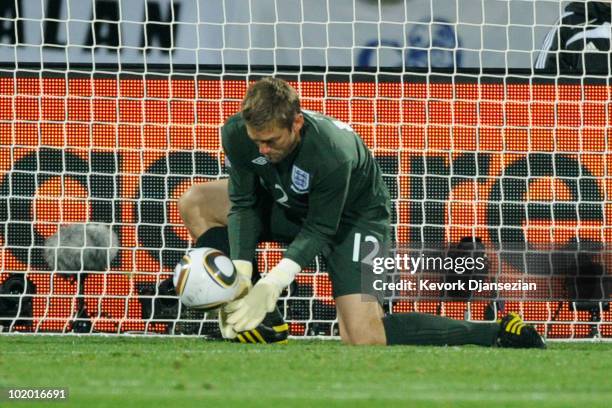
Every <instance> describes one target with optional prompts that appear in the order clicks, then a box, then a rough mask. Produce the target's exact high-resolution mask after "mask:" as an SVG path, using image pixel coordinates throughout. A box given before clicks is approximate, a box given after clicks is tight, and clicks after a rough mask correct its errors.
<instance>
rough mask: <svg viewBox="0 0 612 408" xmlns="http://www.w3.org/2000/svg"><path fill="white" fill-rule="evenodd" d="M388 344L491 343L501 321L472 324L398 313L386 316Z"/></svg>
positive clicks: (443, 344)
mask: <svg viewBox="0 0 612 408" xmlns="http://www.w3.org/2000/svg"><path fill="white" fill-rule="evenodd" d="M383 324H384V326H385V334H386V336H387V344H389V345H394V344H417V345H430V346H457V345H462V344H477V345H479V346H492V345H493V344H494V343H495V339H496V338H497V333H498V332H499V324H498V323H473V322H466V321H463V320H454V319H449V318H448V317H442V316H435V315H430V314H426V313H397V314H390V315H387V316H385V317H384V318H383Z"/></svg>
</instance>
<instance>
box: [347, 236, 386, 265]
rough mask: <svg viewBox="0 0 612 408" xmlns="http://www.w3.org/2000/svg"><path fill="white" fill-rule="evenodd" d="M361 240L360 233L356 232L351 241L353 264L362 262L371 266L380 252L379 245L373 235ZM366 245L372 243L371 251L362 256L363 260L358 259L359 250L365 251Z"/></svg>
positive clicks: (359, 255)
mask: <svg viewBox="0 0 612 408" xmlns="http://www.w3.org/2000/svg"><path fill="white" fill-rule="evenodd" d="M361 238H362V235H361V232H356V233H355V237H354V239H353V262H363V263H365V264H368V265H372V262H373V259H374V257H376V255H377V254H378V252H379V251H380V243H379V242H378V239H376V237H375V236H373V235H366V236H364V237H363V241H362V239H361ZM366 243H372V250H371V251H369V252H367V253H366V254H364V257H363V259H360V257H361V249H362V247H363V248H364V249H365V247H366ZM364 252H365V251H364Z"/></svg>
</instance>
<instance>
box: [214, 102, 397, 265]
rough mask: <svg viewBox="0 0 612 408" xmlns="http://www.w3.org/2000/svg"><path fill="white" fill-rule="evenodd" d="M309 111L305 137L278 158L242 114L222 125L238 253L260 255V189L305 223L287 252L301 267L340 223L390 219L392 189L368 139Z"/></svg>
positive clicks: (328, 244)
mask: <svg viewBox="0 0 612 408" xmlns="http://www.w3.org/2000/svg"><path fill="white" fill-rule="evenodd" d="M303 114H304V126H303V127H302V130H301V132H300V133H301V137H300V142H299V144H298V145H297V147H296V148H295V149H294V150H293V152H291V153H290V154H289V155H288V156H287V157H286V158H285V159H283V160H282V161H281V162H279V163H275V164H272V163H270V162H268V160H267V159H266V158H265V157H264V156H262V155H261V154H260V153H259V149H258V148H257V146H256V144H255V143H254V142H253V141H251V139H250V138H249V137H248V135H247V131H246V125H245V122H244V120H243V119H242V116H241V114H240V113H238V114H236V115H234V116H232V117H230V118H229V119H228V120H227V121H226V123H225V125H224V126H223V128H222V131H221V133H222V143H223V149H224V151H225V155H226V158H227V166H228V173H229V176H230V178H229V197H230V201H231V210H230V215H229V225H228V227H229V238H230V248H231V257H232V259H244V260H250V259H253V257H254V255H255V248H256V246H257V242H258V239H259V235H260V233H261V231H262V220H261V219H260V218H261V217H260V215H259V214H260V213H259V211H258V205H260V204H259V203H260V202H261V200H260V198H261V197H259V196H258V195H261V194H267V195H269V196H270V197H271V198H272V199H273V200H274V201H275V202H276V204H277V205H279V206H281V207H282V208H283V209H284V211H285V213H286V215H287V217H288V218H290V219H293V220H297V221H298V222H299V224H301V230H300V232H299V233H298V234H297V236H296V237H295V239H294V240H293V241H292V242H291V243H290V244H289V247H288V248H287V251H286V253H285V257H286V258H289V259H291V260H293V261H295V262H297V263H298V264H299V265H300V266H301V267H304V266H306V265H308V264H309V263H310V262H311V261H312V260H313V259H314V257H315V256H316V255H317V254H318V253H320V252H322V251H324V250H325V249H327V248H333V246H334V243H337V242H339V237H336V234H337V231H338V227H339V225H341V224H344V225H363V224H364V223H372V222H379V223H380V222H383V223H387V224H388V222H389V220H388V217H389V205H390V198H389V192H388V190H387V188H386V186H385V183H384V182H383V179H382V175H381V171H380V168H379V167H378V164H377V163H376V161H375V159H374V157H373V156H372V154H371V152H370V151H369V150H368V148H367V147H366V146H365V144H364V143H363V141H362V140H361V138H360V137H359V136H358V135H357V134H356V133H355V132H354V131H353V130H352V129H351V128H350V127H349V126H348V125H347V124H346V123H343V122H340V121H338V120H335V119H333V118H330V117H328V116H325V115H322V114H319V113H315V112H309V111H306V112H303ZM261 187H263V188H261Z"/></svg>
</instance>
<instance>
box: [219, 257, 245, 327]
mask: <svg viewBox="0 0 612 408" xmlns="http://www.w3.org/2000/svg"><path fill="white" fill-rule="evenodd" d="M233 262H234V268H236V272H237V273H238V285H239V287H238V292H237V293H238V296H236V299H234V300H233V301H231V302H229V303H228V304H227V305H225V306H222V307H221V309H219V330H220V331H221V335H222V336H223V338H224V339H233V338H235V337H236V334H237V333H236V331H235V330H234V329H233V328H232V326H231V325H230V324H228V323H227V317H228V312H227V310H226V308H227V307H228V306H230V305H231V304H233V303H236V302H239V301H240V299H242V298H243V297H245V296H246V294H247V293H249V290H250V289H251V287H252V286H253V284H252V283H251V275H252V274H253V264H252V263H251V262H249V261H241V260H235V261H233Z"/></svg>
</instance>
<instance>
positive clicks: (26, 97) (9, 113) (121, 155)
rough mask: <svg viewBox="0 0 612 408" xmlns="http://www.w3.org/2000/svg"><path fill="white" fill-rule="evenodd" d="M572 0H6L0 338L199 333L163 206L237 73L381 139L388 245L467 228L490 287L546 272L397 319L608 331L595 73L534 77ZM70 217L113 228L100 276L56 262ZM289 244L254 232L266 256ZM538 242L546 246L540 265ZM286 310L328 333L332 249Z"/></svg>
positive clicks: (210, 161)
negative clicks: (176, 278) (113, 241)
mask: <svg viewBox="0 0 612 408" xmlns="http://www.w3.org/2000/svg"><path fill="white" fill-rule="evenodd" d="M565 6H566V3H564V2H559V1H539V0H536V1H523V0H510V1H495V2H488V1H481V0H461V1H459V0H435V1H434V0H411V1H396V0H389V1H378V2H377V1H372V0H334V1H331V0H309V1H307V0H289V1H280V0H250V1H238V0H211V1H207V2H202V1H198V0H146V1H145V0H130V1H129V2H128V1H117V0H90V1H74V0H41V1H25V0H8V1H3V2H1V4H0V61H1V65H0V265H1V267H0V326H1V327H2V331H3V332H28V333H32V332H35V333H53V332H60V333H117V334H120V333H147V334H169V335H173V334H182V335H208V334H210V333H211V332H213V331H214V327H215V324H216V323H215V318H214V316H213V315H211V314H206V313H203V312H198V311H193V310H187V309H185V308H184V307H182V306H181V305H180V304H179V302H177V301H176V299H175V298H173V297H172V296H168V294H167V292H164V291H163V290H162V289H163V288H162V289H160V284H161V283H162V282H163V281H164V280H165V279H166V278H168V277H169V276H171V273H172V271H173V269H174V266H175V265H176V263H177V262H178V261H179V260H180V258H181V257H182V255H183V254H184V253H185V252H186V251H187V250H188V248H190V245H191V241H190V238H189V234H188V233H187V230H186V229H185V228H184V227H183V225H182V221H181V219H180V216H179V213H178V210H177V200H178V198H179V197H180V196H181V194H183V193H184V192H185V191H186V190H187V189H188V188H189V187H190V186H191V185H193V184H194V183H201V182H207V181H211V180H217V179H221V178H224V177H226V173H225V168H224V155H223V152H222V149H221V147H220V133H219V128H220V126H221V125H222V124H223V122H224V120H225V119H226V118H228V117H229V116H230V115H232V114H234V113H236V112H238V110H239V107H240V102H241V99H242V97H243V95H244V93H245V90H246V89H247V86H248V85H249V83H250V82H252V81H254V80H256V79H258V78H260V77H262V76H266V75H275V76H279V77H282V78H284V79H286V80H288V81H289V82H290V83H291V85H293V86H294V87H295V88H296V90H297V91H298V93H299V94H300V96H301V98H302V105H303V108H305V109H309V110H314V111H319V112H323V113H325V114H328V115H331V116H333V117H335V118H337V119H339V120H341V121H344V122H346V123H348V124H349V125H350V126H351V127H352V128H353V129H354V130H355V131H356V132H357V133H358V134H359V135H360V136H361V137H362V138H363V140H364V141H365V142H366V144H367V145H368V147H369V148H370V149H371V151H372V153H373V154H374V156H375V157H376V159H377V160H378V162H379V164H380V166H381V169H382V171H383V174H384V179H385V182H386V183H387V185H388V187H389V190H390V192H391V195H392V207H393V209H392V225H393V235H394V236H393V238H394V243H395V244H396V245H398V246H402V245H414V244H422V245H426V244H427V243H432V242H433V243H437V244H440V245H442V244H443V245H445V246H447V247H449V246H450V247H451V248H453V247H454V246H456V245H457V243H459V242H461V240H462V239H464V241H465V239H469V240H470V241H472V240H474V239H476V238H478V239H479V240H480V241H481V242H482V245H483V247H484V251H486V252H487V253H489V258H490V260H491V266H490V267H489V269H488V275H487V277H486V279H487V280H488V281H491V282H493V281H495V282H501V281H504V279H506V280H508V279H509V280H512V279H515V280H516V279H518V278H521V279H522V280H524V281H530V279H531V280H538V279H541V280H543V282H545V283H544V284H543V286H541V287H544V288H545V289H543V290H542V291H538V292H537V293H536V294H534V293H527V292H526V291H522V292H515V293H513V294H512V295H511V296H506V294H505V293H504V292H503V291H495V292H487V293H486V294H481V295H478V296H475V295H474V293H471V292H470V293H461V294H459V295H457V294H456V293H455V294H454V295H453V294H451V293H449V292H448V291H444V290H439V291H433V292H431V293H429V292H419V293H418V294H417V295H410V296H403V297H402V296H399V297H395V296H393V297H391V298H390V299H388V301H387V302H386V303H385V307H386V308H387V310H388V311H389V312H390V313H393V312H404V311H421V312H429V313H436V314H441V315H445V316H450V317H453V318H459V319H470V320H475V321H484V320H491V319H495V318H496V317H498V316H501V315H502V314H503V313H506V312H509V311H517V312H519V313H521V314H522V315H523V316H524V317H525V319H526V320H527V321H530V322H533V323H536V324H537V327H538V329H539V330H541V331H542V332H545V333H546V334H547V336H548V337H549V338H559V339H584V338H593V337H597V338H610V337H612V323H611V320H612V316H611V315H610V312H609V306H608V302H609V297H610V295H609V293H610V292H609V289H608V286H609V280H608V276H609V273H608V269H607V264H608V262H607V258H608V255H609V254H608V252H607V250H606V245H607V243H608V242H609V241H610V240H611V239H612V235H611V233H612V228H611V227H610V226H609V225H608V221H609V218H608V217H607V215H608V214H612V213H610V210H612V207H611V203H610V200H608V198H609V197H608V186H609V185H610V178H609V177H610V176H609V174H608V173H609V170H608V163H609V162H610V156H609V154H608V138H609V131H608V129H609V126H610V121H611V120H612V119H611V118H612V116H611V111H610V106H611V105H610V100H611V95H610V91H611V89H610V86H609V84H608V83H607V78H608V77H609V71H607V72H600V73H594V74H589V76H588V77H586V76H584V75H579V74H578V75H576V74H565V73H564V72H561V71H560V70H558V69H556V68H555V67H553V68H550V67H548V68H546V69H535V68H534V67H535V66H536V62H537V60H538V57H540V56H541V55H543V57H542V58H546V57H550V56H552V58H553V59H554V55H555V53H554V51H546V50H547V49H548V48H549V46H550V45H551V43H552V41H553V40H554V39H555V38H556V31H555V27H556V26H557V24H558V20H559V19H560V18H561V17H562V16H563V15H564V14H566V13H567V11H566V10H565ZM542 49H544V51H541V50H542ZM73 224H77V225H83V224H86V225H92V224H102V225H104V226H107V227H109V228H110V229H111V230H112V231H113V232H114V233H116V234H117V237H118V253H117V256H116V257H113V258H112V259H110V255H109V256H108V257H109V259H108V261H111V262H110V265H109V267H108V269H107V270H104V271H91V270H79V271H61V270H57V269H56V268H53V266H51V265H49V264H48V263H47V262H46V260H45V256H44V247H45V240H46V239H48V238H49V237H50V236H52V235H53V234H54V233H55V232H56V231H57V230H58V228H59V227H60V226H63V225H64V226H65V225H73ZM506 243H512V244H513V245H515V247H513V249H512V250H511V251H510V252H512V254H510V255H508V254H504V253H503V249H504V248H505V247H504V245H505V244H506ZM517 243H520V244H521V246H520V248H519V249H517V247H516V244H517ZM585 247H588V248H589V250H588V251H586V252H585V251H582V250H579V248H585ZM551 248H554V249H555V251H556V250H558V249H559V248H561V249H562V250H563V251H565V252H568V253H569V254H570V255H569V257H565V258H558V257H557V258H555V256H556V253H555V251H552V250H550V249H551ZM577 248H578V250H577ZM580 251H582V252H580ZM282 253H283V247H282V246H281V245H279V244H277V243H273V242H266V243H261V244H260V246H259V248H258V263H259V269H260V270H262V271H266V270H267V269H268V267H269V266H270V265H274V264H275V263H276V262H278V260H280V258H281V257H282ZM585 253H586V254H587V255H586V256H587V257H588V258H589V262H590V263H589V265H591V266H593V265H595V266H596V267H597V268H596V271H595V272H594V273H593V275H594V276H589V277H586V278H585V277H580V268H579V267H578V268H577V269H575V270H573V273H574V274H573V275H572V273H569V275H571V276H572V277H573V286H572V284H568V280H572V279H568V277H567V276H565V275H563V276H557V274H556V273H557V272H558V268H557V264H558V261H559V259H562V260H564V262H565V263H564V265H571V264H572V262H573V260H580V259H581V258H580V257H581V256H582V257H584V256H585ZM109 254H110V252H109ZM446 254H448V253H446ZM534 254H535V255H536V256H539V258H538V259H540V258H542V256H543V254H544V258H542V259H544V262H543V264H540V266H541V268H537V270H534V268H533V263H530V262H531V261H530V259H532V258H530V256H532V255H534ZM540 260H541V259H540ZM529 265H531V267H530V266H529ZM570 269H571V268H570ZM585 279H586V280H585ZM576 282H579V283H580V284H579V285H578V286H579V287H578V286H577V284H576ZM585 288H586V289H585ZM581 291H582V292H581ZM584 291H587V292H589V291H590V292H589V293H588V294H587V295H584ZM516 293H520V294H519V295H517V294H516ZM581 293H582V295H584V296H583V297H581ZM585 296H586V298H588V299H587V300H585ZM281 306H282V311H283V313H284V315H285V318H286V319H287V321H288V322H289V323H290V328H291V334H292V335H294V336H333V335H337V323H336V314H335V308H334V301H333V298H332V296H331V284H330V281H329V278H328V275H327V266H326V264H325V261H324V259H322V258H320V257H319V258H317V259H316V260H315V261H314V262H313V263H312V264H311V265H310V266H309V267H308V268H306V269H305V270H304V271H303V272H302V273H300V274H299V275H298V277H297V279H296V284H295V285H292V287H291V288H290V290H289V292H288V293H286V294H285V295H284V296H283V297H282V300H281Z"/></svg>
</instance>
